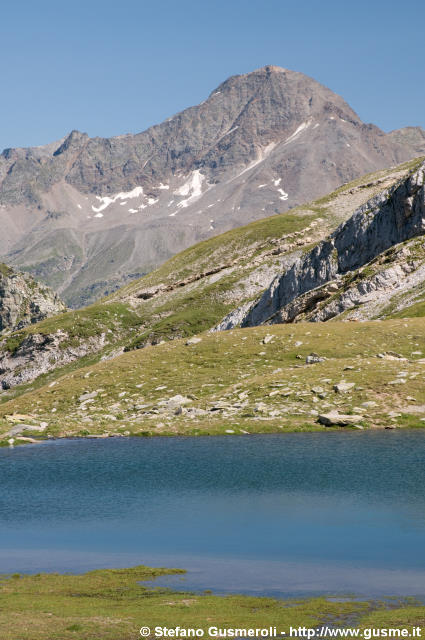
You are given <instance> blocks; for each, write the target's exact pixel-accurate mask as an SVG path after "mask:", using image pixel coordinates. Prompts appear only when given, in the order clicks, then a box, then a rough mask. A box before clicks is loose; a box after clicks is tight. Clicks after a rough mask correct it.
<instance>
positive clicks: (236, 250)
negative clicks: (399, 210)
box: [0, 160, 419, 388]
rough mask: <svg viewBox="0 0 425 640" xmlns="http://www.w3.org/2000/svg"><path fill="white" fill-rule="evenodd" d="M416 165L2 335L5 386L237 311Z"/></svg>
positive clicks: (208, 244)
mask: <svg viewBox="0 0 425 640" xmlns="http://www.w3.org/2000/svg"><path fill="white" fill-rule="evenodd" d="M418 164H419V161H417V160H415V161H412V162H410V163H406V164H405V165H401V166H399V167H396V168H393V169H388V170H385V171H380V172H377V173H375V174H370V175H368V176H365V177H363V178H361V179H359V180H356V181H354V182H352V183H350V184H347V185H344V186H343V187H341V188H339V189H338V190H337V191H336V192H334V193H333V194H331V195H329V196H327V197H326V198H325V199H321V200H319V201H314V202H312V203H310V204H308V205H304V206H302V207H297V208H295V209H293V210H291V211H289V212H287V213H284V214H281V215H276V216H273V217H271V218H268V219H265V220H261V221H258V222H255V223H252V224H250V225H248V226H246V227H242V228H239V229H235V230H232V231H229V232H227V233H226V234H224V235H221V236H217V237H216V238H212V239H211V240H207V241H205V242H203V243H200V244H198V245H195V246H194V247H192V248H190V249H187V250H186V251H184V252H183V253H181V254H179V255H177V256H175V257H174V258H172V259H171V260H169V261H168V262H166V263H165V264H164V265H163V266H162V267H160V268H159V269H158V270H156V271H155V272H153V273H151V274H149V275H148V276H145V277H144V278H142V279H140V280H138V281H135V282H133V283H131V284H129V285H127V286H126V287H124V288H123V289H121V290H119V291H118V292H116V293H115V294H113V295H111V296H110V297H109V298H107V299H105V300H103V301H101V302H99V303H97V304H95V305H92V306H91V307H87V308H85V309H82V310H79V311H72V312H68V313H66V314H64V315H63V316H59V317H57V318H52V319H49V320H45V321H43V322H41V323H38V324H37V325H34V326H31V327H28V328H27V329H24V330H23V331H19V332H16V333H14V334H12V335H10V336H8V337H7V338H5V339H3V341H2V343H1V345H0V369H1V370H2V375H1V381H2V385H3V388H8V387H13V386H15V385H17V384H22V383H28V382H31V381H32V380H34V379H35V378H37V377H38V376H40V375H43V374H46V373H48V375H49V376H51V375H52V372H54V371H55V370H56V369H59V368H61V367H64V366H66V367H72V368H75V367H79V366H84V365H85V364H87V363H88V362H94V361H96V360H98V359H100V358H111V357H113V356H115V355H118V354H119V353H120V352H122V351H123V350H124V349H133V348H137V347H142V346H145V345H146V344H155V343H158V342H160V341H161V340H168V339H173V338H178V337H182V336H191V335H193V334H196V333H199V332H200V331H204V330H206V329H210V328H212V327H213V326H214V325H216V324H217V323H219V322H220V321H221V319H222V318H223V317H224V316H225V315H226V314H228V313H229V312H231V311H232V310H234V309H235V308H236V307H240V306H241V305H242V307H241V308H242V312H241V315H243V312H244V311H246V308H247V307H248V306H250V305H251V304H252V301H253V300H255V299H256V298H257V297H258V295H259V294H260V293H261V292H262V291H264V290H265V289H266V288H267V287H268V285H269V284H270V282H271V281H272V280H273V279H274V277H275V276H276V274H277V273H281V272H282V270H289V269H290V268H291V266H292V265H293V264H294V263H295V261H296V260H297V259H299V258H300V257H301V256H302V255H303V254H305V253H306V252H308V250H309V249H310V248H311V247H312V246H315V245H316V244H317V243H318V242H320V241H322V240H323V239H324V238H325V237H326V236H327V235H328V234H329V233H330V232H332V230H333V229H335V227H337V226H338V224H340V223H341V222H343V221H345V220H347V219H348V218H350V216H351V215H352V214H353V213H354V211H355V210H356V209H357V208H358V207H360V206H362V205H364V204H365V203H366V202H367V201H368V200H370V198H372V197H376V196H378V194H382V193H383V192H384V193H387V191H388V190H390V189H391V188H393V187H394V185H397V184H398V183H400V182H402V181H403V180H405V179H406V176H408V175H410V174H411V173H412V172H413V171H414V170H415V169H416V168H417V166H418ZM54 375H58V374H54ZM49 379H50V378H49Z"/></svg>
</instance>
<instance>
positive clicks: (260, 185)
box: [257, 184, 267, 189]
mask: <svg viewBox="0 0 425 640" xmlns="http://www.w3.org/2000/svg"><path fill="white" fill-rule="evenodd" d="M263 187H267V184H259V185H258V187H257V188H258V189H262V188H263Z"/></svg>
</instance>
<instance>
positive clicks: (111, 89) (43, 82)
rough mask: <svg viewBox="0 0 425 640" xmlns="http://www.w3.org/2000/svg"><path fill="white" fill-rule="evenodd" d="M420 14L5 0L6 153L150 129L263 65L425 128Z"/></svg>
mask: <svg viewBox="0 0 425 640" xmlns="http://www.w3.org/2000/svg"><path fill="white" fill-rule="evenodd" d="M424 24H425V3H424V2H423V0H410V1H409V0H406V1H404V2H399V1H395V0H368V1H365V0H356V2H352V1H350V2H348V1H346V0H339V1H334V0H316V1H315V0H305V1H302V0H298V1H297V2H295V1H289V0H262V1H257V0H244V1H242V0H215V1H205V0H204V1H203V0H174V1H172V0H150V1H146V0H115V1H110V0H101V1H100V0H84V1H82V0H69V1H65V0H55V1H52V0H37V2H34V0H30V1H29V0H15V1H14V2H8V3H6V2H4V3H2V11H1V27H0V28H1V43H2V47H1V50H2V52H1V81H2V92H1V100H0V116H1V119H0V122H1V126H0V149H3V148H5V147H11V146H31V145H39V144H44V143H47V142H50V141H53V140H56V139H59V138H61V137H62V136H63V135H65V134H66V133H67V132H69V131H70V130H72V129H79V130H80V131H86V132H87V133H88V134H89V135H91V136H95V135H98V136H111V135H118V134H121V133H127V132H138V131H142V130H143V129H146V128H147V127H148V126H150V125H152V124H155V123H158V122H161V121H162V120H164V119H165V118H167V117H169V116H170V115H173V114H174V113H176V112H177V111H180V110H181V109H184V108H186V107H188V106H191V105H192V104H196V103H198V102H201V101H202V100H203V99H205V97H206V96H207V95H208V94H209V93H210V92H211V91H212V90H213V89H214V88H215V87H216V86H217V85H218V84H220V82H222V81H223V80H225V79H226V78H227V77H229V76H230V75H234V74H238V73H246V72H248V71H252V70H253V69H256V68H258V67H262V66H264V65H266V64H274V65H278V66H282V67H286V68H288V69H293V70H296V71H302V72H303V73H306V74H307V75H310V76H312V77H314V78H315V79H316V80H318V81H319V82H322V83H323V84H325V85H326V86H328V87H329V88H331V89H332V90H334V91H336V92H337V93H339V94H340V95H342V96H343V97H344V98H345V99H346V100H347V102H348V103H349V104H350V105H351V106H352V107H353V108H354V110H355V111H357V113H358V114H359V115H360V117H361V118H362V119H363V120H365V121H366V122H374V123H375V124H377V125H378V126H380V127H382V128H383V129H384V130H387V131H389V130H391V129H394V128H398V127H402V126H406V125H421V126H423V127H425V108H424V103H425V64H424V41H425V33H424Z"/></svg>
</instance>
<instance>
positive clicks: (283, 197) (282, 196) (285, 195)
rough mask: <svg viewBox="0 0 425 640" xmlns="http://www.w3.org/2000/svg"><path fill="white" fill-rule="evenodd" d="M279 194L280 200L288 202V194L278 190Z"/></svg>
mask: <svg viewBox="0 0 425 640" xmlns="http://www.w3.org/2000/svg"><path fill="white" fill-rule="evenodd" d="M278 192H279V193H280V196H279V200H287V199H288V198H289V196H288V194H287V193H286V191H284V190H283V189H278Z"/></svg>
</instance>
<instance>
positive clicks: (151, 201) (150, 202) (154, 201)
mask: <svg viewBox="0 0 425 640" xmlns="http://www.w3.org/2000/svg"><path fill="white" fill-rule="evenodd" d="M157 202H158V198H156V199H155V198H148V204H156V203H157Z"/></svg>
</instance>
